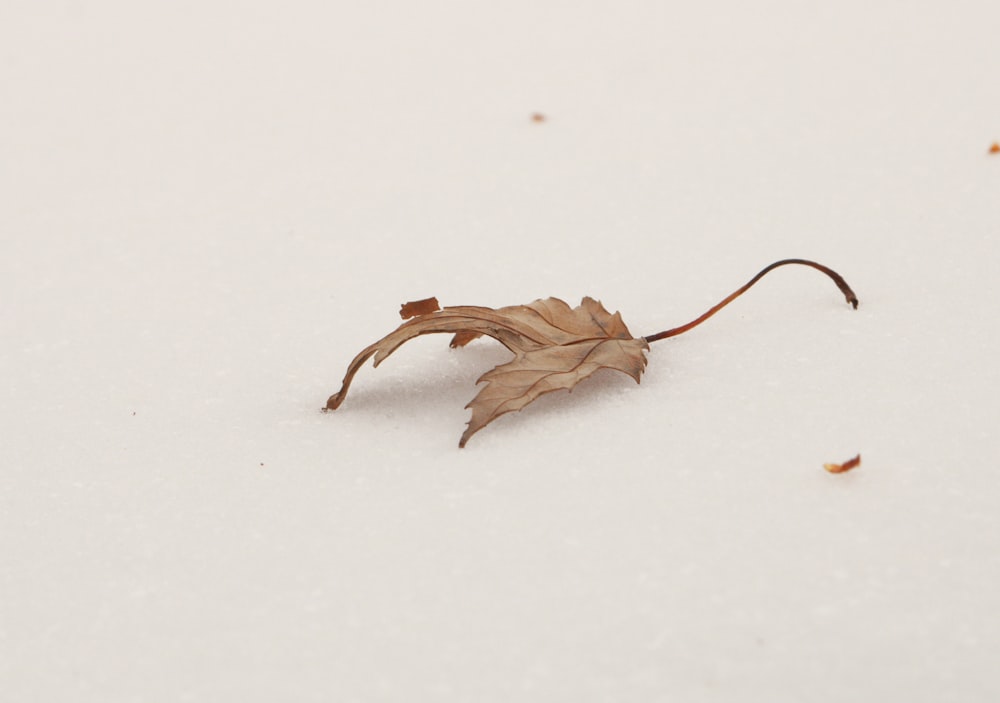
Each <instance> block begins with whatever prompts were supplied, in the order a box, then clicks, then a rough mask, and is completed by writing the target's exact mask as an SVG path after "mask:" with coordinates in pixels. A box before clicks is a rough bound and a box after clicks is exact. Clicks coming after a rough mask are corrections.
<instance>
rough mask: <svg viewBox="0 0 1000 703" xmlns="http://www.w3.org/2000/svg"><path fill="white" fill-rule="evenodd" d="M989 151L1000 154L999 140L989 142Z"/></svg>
mask: <svg viewBox="0 0 1000 703" xmlns="http://www.w3.org/2000/svg"><path fill="white" fill-rule="evenodd" d="M990 153H991V154H1000V142H993V143H992V144H990Z"/></svg>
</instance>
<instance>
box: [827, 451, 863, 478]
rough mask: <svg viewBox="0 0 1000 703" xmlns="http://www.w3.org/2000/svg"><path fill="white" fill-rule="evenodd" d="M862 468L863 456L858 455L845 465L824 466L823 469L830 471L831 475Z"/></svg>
mask: <svg viewBox="0 0 1000 703" xmlns="http://www.w3.org/2000/svg"><path fill="white" fill-rule="evenodd" d="M857 466H861V455H860V454H858V455H857V456H856V457H854V458H852V459H848V460H847V461H845V462H844V463H843V464H823V468H824V469H826V470H827V471H829V472H830V473H831V474H842V473H844V472H846V471H850V470H851V469H853V468H855V467H857Z"/></svg>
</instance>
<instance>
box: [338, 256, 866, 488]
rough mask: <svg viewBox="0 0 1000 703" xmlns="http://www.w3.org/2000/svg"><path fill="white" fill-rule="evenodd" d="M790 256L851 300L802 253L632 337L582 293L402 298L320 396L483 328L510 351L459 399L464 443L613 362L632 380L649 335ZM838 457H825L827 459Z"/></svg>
mask: <svg viewBox="0 0 1000 703" xmlns="http://www.w3.org/2000/svg"><path fill="white" fill-rule="evenodd" d="M790 264H796V265H802V266H809V267H812V268H814V269H816V270H818V271H820V272H822V273H824V274H826V275H827V276H829V277H830V279H832V280H833V282H834V283H836V284H837V287H838V288H839V289H840V291H841V292H842V293H843V294H844V297H845V298H846V300H847V302H848V303H850V304H851V305H852V306H853V307H855V308H857V307H858V298H857V296H856V295H854V291H852V290H851V287H850V286H848V285H847V282H846V281H845V280H844V279H843V278H842V277H841V275H840V274H838V273H837V272H836V271H834V270H832V269H829V268H827V267H826V266H823V265H822V264H817V263H816V262H815V261H809V260H807V259H782V260H781V261H775V262H774V263H773V264H770V265H769V266H766V267H764V269H762V270H761V271H760V272H759V273H758V274H757V275H756V276H754V277H753V278H751V279H750V280H749V281H748V282H747V283H745V284H744V285H743V286H741V287H740V288H739V289H737V290H735V291H734V292H732V293H730V294H729V295H728V296H727V297H726V298H725V299H723V300H722V301H721V302H719V303H717V304H716V305H714V306H712V307H711V308H710V309H709V310H708V311H706V312H705V313H703V314H702V315H701V316H700V317H698V318H696V319H694V320H691V321H690V322H688V323H686V324H684V325H681V326H679V327H673V328H671V329H668V330H664V331H663V332H657V333H656V334H651V335H646V336H645V337H638V338H637V337H633V336H632V334H631V333H630V332H629V331H628V328H627V327H626V326H625V323H624V322H622V318H621V315H619V314H618V313H617V312H616V313H615V314H614V315H612V314H611V313H609V312H608V311H607V310H605V309H604V307H603V306H602V305H601V304H600V303H599V302H597V301H596V300H594V299H593V298H584V299H583V300H582V301H581V302H580V305H578V306H577V307H575V308H571V307H570V306H569V305H567V304H566V303H564V302H563V301H561V300H559V299H558V298H546V299H544V300H536V301H535V302H533V303H531V304H530V305H514V306H511V307H505V308H497V309H493V308H484V307H474V306H457V307H446V308H444V309H440V308H439V306H438V301H437V299H436V298H426V299H424V300H417V301H414V302H410V303H404V304H403V306H402V307H401V309H400V311H399V312H400V315H401V316H402V317H403V319H404V320H405V319H407V318H411V317H412V318H413V319H411V320H410V321H409V322H404V323H403V324H402V325H400V326H399V328H398V329H396V331H395V332H392V333H391V334H388V335H386V336H385V337H383V338H382V339H380V340H379V341H377V342H375V343H374V344H372V345H370V346H368V347H365V348H364V349H362V350H361V353H360V354H358V355H357V356H356V357H354V360H353V361H352V362H351V364H350V366H348V367H347V374H346V375H345V376H344V383H343V385H342V386H341V388H340V390H339V391H337V392H336V393H334V394H333V395H332V396H330V398H329V400H327V401H326V408H324V409H325V410H336V409H337V408H338V407H340V404H341V403H343V402H344V398H345V397H346V395H347V391H348V389H349V388H350V386H351V381H353V380H354V375H355V374H356V373H357V372H358V370H359V369H360V368H361V367H362V365H364V363H365V362H366V361H367V360H368V359H369V358H371V357H372V356H374V357H375V366H378V365H379V364H381V363H382V362H383V361H384V360H385V359H386V357H388V356H389V355H390V354H392V353H393V352H394V351H396V349H398V348H399V347H400V345H402V344H404V343H405V342H407V341H409V340H411V339H413V338H414V337H418V336H420V335H422V334H436V333H441V332H448V333H450V334H452V335H454V336H453V337H452V340H451V346H452V347H464V346H465V345H466V344H468V343H469V342H471V341H473V340H474V339H477V338H478V337H481V336H483V335H487V336H490V337H493V338H494V339H496V340H497V341H499V342H500V343H501V344H503V345H504V346H505V347H507V348H508V349H510V350H511V351H512V352H514V359H513V360H511V361H509V362H507V363H506V364H501V365H499V366H497V367H496V368H495V369H493V370H492V371H487V372H486V373H485V374H483V375H482V376H481V377H480V378H479V380H478V381H477V384H479V383H485V384H486V385H485V386H484V387H483V388H482V389H480V391H479V394H478V395H477V396H476V397H475V398H473V399H472V402H470V403H469V404H468V405H467V406H466V407H467V408H471V409H472V417H471V419H470V420H469V424H468V427H466V429H465V432H464V433H463V434H462V439H461V441H460V442H459V446H460V447H464V446H465V443H466V442H468V441H469V438H470V437H471V436H472V435H474V434H475V433H476V432H478V431H479V430H481V429H482V428H484V427H485V426H486V425H488V424H489V423H491V422H493V420H495V419H497V418H498V417H500V416H501V415H503V414H505V413H509V412H513V411H514V410H520V409H521V408H523V407H525V406H526V405H528V404H529V403H531V402H532V401H533V400H535V399H536V398H538V397H539V396H542V395H544V394H546V393H551V392H553V391H558V390H564V389H565V390H568V391H571V390H573V388H574V387H575V386H576V384H578V383H579V382H580V381H582V380H583V379H585V378H589V377H590V376H591V375H592V374H593V373H594V372H595V371H598V370H599V369H614V370H616V371H621V372H622V373H624V374H628V375H629V376H631V377H632V378H634V379H635V382H636V383H638V382H639V377H640V376H641V375H642V371H643V369H644V368H645V366H646V355H645V351H646V350H647V349H649V342H656V341H659V340H661V339H668V338H670V337H676V336H677V335H679V334H684V333H685V332H687V331H688V330H690V329H692V328H694V327H697V326H698V325H700V324H701V323H703V322H704V321H705V320H707V319H709V318H710V317H712V316H713V315H715V314H716V313H717V312H719V310H721V309H722V308H724V307H726V306H727V305H729V303H731V302H732V301H733V300H735V299H736V298H738V297H739V296H741V295H743V293H745V292H746V291H747V290H749V289H750V288H751V287H752V286H753V285H754V284H755V283H756V282H757V281H758V280H760V279H761V278H762V277H763V276H764V275H766V274H767V273H768V272H770V271H772V270H774V269H776V268H778V267H780V266H787V265H790ZM851 461H852V462H854V463H853V464H852V463H851V462H847V463H845V464H844V465H843V467H845V468H841V469H840V470H841V471H847V470H848V469H850V468H851V467H852V466H856V465H857V464H858V463H860V461H861V457H860V456H859V457H857V459H852V460H851ZM831 466H833V467H837V466H840V465H839V464H829V465H827V470H830V471H833V470H834V469H831V468H830V467H831Z"/></svg>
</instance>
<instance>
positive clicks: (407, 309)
mask: <svg viewBox="0 0 1000 703" xmlns="http://www.w3.org/2000/svg"><path fill="white" fill-rule="evenodd" d="M440 309H441V306H440V305H439V304H438V299H437V298H434V297H430V298H424V299H423V300H411V301H410V302H408V303H403V304H402V305H400V306H399V316H400V317H401V318H403V319H404V320H409V319H410V318H411V317H417V316H418V315H426V314H428V313H432V312H437V311H438V310H440Z"/></svg>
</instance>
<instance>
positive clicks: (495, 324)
mask: <svg viewBox="0 0 1000 703" xmlns="http://www.w3.org/2000/svg"><path fill="white" fill-rule="evenodd" d="M404 308H405V306H404ZM440 332H449V333H452V334H454V335H455V336H454V338H453V339H452V343H451V344H452V346H453V347H458V346H464V345H465V344H468V343H469V342H470V341H472V340H473V339H475V338H476V337H478V336H480V335H488V336H490V337H493V338H494V339H496V340H497V341H499V342H500V343H501V344H503V345H504V346H505V347H507V348H508V349H510V350H511V351H512V352H514V359H513V360H512V361H510V362H508V363H506V364H501V365H500V366H497V367H496V368H495V369H493V370H492V371H488V372H487V373H485V374H483V376H481V377H480V378H479V380H478V381H477V383H485V384H486V386H485V387H484V388H482V389H481V390H480V391H479V394H478V395H477V396H476V397H475V398H473V399H472V402H470V403H469V404H468V405H467V406H466V407H467V408H471V409H472V418H471V419H470V420H469V425H468V427H467V428H466V430H465V432H464V433H463V434H462V439H461V441H460V442H459V446H460V447H464V446H465V443H466V442H468V441H469V438H470V437H471V436H472V435H473V434H475V433H476V432H478V431H479V430H481V429H482V428H483V427H485V426H486V425H488V424H489V423H490V422H492V421H493V420H495V419H496V418H498V417H500V416H501V415H503V414H505V413H509V412H512V411H514V410H520V409H521V408H523V407H525V406H526V405H528V404H529V403H530V402H531V401H533V400H535V399H536V398H538V397H539V396H541V395H544V394H545V393H551V392H552V391H558V390H563V389H565V390H572V389H573V387H574V386H576V384H578V383H579V382H580V381H582V380H583V379H585V378H588V377H589V376H590V375H592V374H593V373H594V372H595V371H597V370H598V369H602V368H609V369H615V370H617V371H621V372H622V373H625V374H628V375H629V376H631V377H632V378H634V379H635V381H636V383H638V382H639V377H640V375H641V374H642V370H643V368H644V367H645V366H646V356H645V354H644V353H643V352H644V351H645V350H646V349H648V348H649V345H648V344H647V343H646V340H644V339H642V338H639V339H636V338H635V337H633V336H632V335H631V334H630V333H629V331H628V328H627V327H626V326H625V323H624V322H622V319H621V315H619V314H618V313H615V314H614V315H611V314H610V313H608V311H607V310H605V309H604V307H603V306H602V305H601V304H600V303H599V302H598V301H596V300H594V299H593V298H584V299H583V301H582V302H581V303H580V305H579V306H577V307H575V308H571V307H570V306H569V305H567V304H566V303H565V302H563V301H562V300H559V299H558V298H546V299H545V300H536V301H535V302H533V303H531V304H530V305H515V306H511V307H504V308H498V309H493V308H486V307H474V306H456V307H446V308H444V309H443V310H438V311H435V312H428V313H424V314H420V315H417V316H416V317H414V318H413V319H412V320H410V321H409V322H405V323H403V324H402V325H400V326H399V328H398V329H397V330H396V331H395V332H392V333H391V334H389V335H387V336H385V337H383V338H382V339H380V340H379V341H377V342H375V343H374V344H372V345H370V346H368V347H366V348H365V349H363V350H362V351H361V353H360V354H358V355H357V356H356V357H355V358H354V360H353V361H352V362H351V364H350V366H349V367H348V369H347V375H346V376H345V377H344V383H343V387H342V388H341V389H340V390H339V391H338V392H337V393H335V394H333V395H332V396H330V399H329V400H328V401H327V403H326V409H327V410H335V409H337V407H339V406H340V404H341V403H342V402H344V397H345V396H346V395H347V391H348V388H349V387H350V385H351V381H352V380H353V378H354V375H355V374H356V373H357V372H358V369H360V368H361V366H362V365H363V364H364V363H365V361H367V360H368V359H369V358H370V357H371V356H373V355H374V357H375V366H378V365H379V364H381V363H382V362H383V361H384V360H385V359H386V357H388V356H389V355H390V354H392V353H393V352H394V351H396V349H398V348H399V347H400V345H402V344H403V343H405V342H407V341H409V340H410V339H413V338H414V337H417V336H419V335H422V334H434V333H440Z"/></svg>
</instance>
